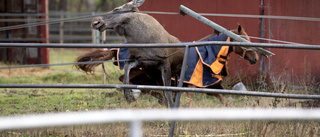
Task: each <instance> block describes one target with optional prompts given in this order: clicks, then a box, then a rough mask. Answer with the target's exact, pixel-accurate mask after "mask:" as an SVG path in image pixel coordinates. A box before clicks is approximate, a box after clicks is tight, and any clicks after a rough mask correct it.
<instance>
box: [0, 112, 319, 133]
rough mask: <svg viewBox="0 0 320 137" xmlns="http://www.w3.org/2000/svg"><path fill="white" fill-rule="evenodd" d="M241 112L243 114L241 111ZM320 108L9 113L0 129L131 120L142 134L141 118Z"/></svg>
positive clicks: (251, 115) (258, 115) (311, 115)
mask: <svg viewBox="0 0 320 137" xmlns="http://www.w3.org/2000/svg"><path fill="white" fill-rule="evenodd" d="M239 114H241V115H239ZM319 114H320V109H312V110H310V109H292V108H282V109H279V108H277V109H253V108H230V109H227V108H215V109H149V110H139V109H138V110H127V109H126V110H101V111H89V112H64V113H55V114H37V115H23V116H13V117H12V116H9V117H2V118H0V130H5V129H23V128H37V127H49V126H66V125H79V124H96V123H110V122H119V121H121V122H130V123H131V125H132V126H138V127H135V128H131V130H130V134H131V136H134V137H136V136H139V137H140V136H141V135H142V130H141V128H142V126H141V121H156V120H208V119H209V120H320V115H319ZM133 129H134V130H133Z"/></svg>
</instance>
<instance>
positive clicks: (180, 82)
mask: <svg viewBox="0 0 320 137" xmlns="http://www.w3.org/2000/svg"><path fill="white" fill-rule="evenodd" d="M188 56H189V46H188V45H186V47H185V50H184V57H183V62H182V69H181V72H180V77H179V78H180V81H179V84H178V87H182V86H183V81H184V75H185V73H186V68H187V67H188V64H187V62H188ZM176 80H178V78H176ZM180 97H181V91H179V92H177V95H176V100H175V101H176V102H175V104H174V108H173V109H177V108H179V105H180ZM175 124H176V121H172V122H171V125H170V131H169V137H172V136H173V132H174V127H175Z"/></svg>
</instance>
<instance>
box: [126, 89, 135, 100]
mask: <svg viewBox="0 0 320 137" xmlns="http://www.w3.org/2000/svg"><path fill="white" fill-rule="evenodd" d="M124 95H125V98H126V100H127V103H128V104H130V103H131V102H133V101H135V98H134V96H133V95H132V90H129V89H125V90H124Z"/></svg>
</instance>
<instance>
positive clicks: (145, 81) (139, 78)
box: [119, 68, 165, 105]
mask: <svg viewBox="0 0 320 137" xmlns="http://www.w3.org/2000/svg"><path fill="white" fill-rule="evenodd" d="M119 80H120V81H121V82H123V81H124V75H121V76H120V77H119ZM129 83H130V84H134V85H157V82H156V81H155V80H152V79H150V78H149V77H147V75H146V74H145V72H143V71H142V70H140V69H137V68H132V69H131V70H130V72H129ZM141 93H143V94H149V95H151V96H153V97H155V98H157V99H158V102H159V103H160V104H162V105H163V104H164V103H165V101H164V98H163V96H162V94H160V93H159V92H156V91H153V90H141Z"/></svg>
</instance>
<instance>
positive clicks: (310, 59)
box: [139, 0, 320, 84]
mask: <svg viewBox="0 0 320 137" xmlns="http://www.w3.org/2000/svg"><path fill="white" fill-rule="evenodd" d="M260 2H261V1H260V0H256V1H252V0H241V1H239V0H214V1H213V0H201V1H196V0H188V1H186V0H174V1H172V0H161V1H158V0H147V1H145V3H144V4H143V5H142V6H141V7H140V8H139V9H140V10H142V11H167V12H179V6H180V5H184V6H186V7H188V8H190V9H192V10H194V11H195V12H198V13H227V14H249V15H260V13H261V9H262V8H263V9H264V10H265V12H264V14H265V15H279V16H301V17H316V18H320V9H319V8H317V5H320V1H319V0H307V1H301V0H282V1H277V0H264V6H260V4H261V3H260ZM150 15H152V16H153V17H155V18H156V19H157V20H158V21H159V22H160V23H161V24H162V25H163V26H164V27H165V29H166V30H167V31H168V32H169V33H171V34H172V35H174V36H176V37H178V38H179V39H180V40H181V41H185V42H186V41H196V40H198V39H200V38H202V37H204V36H206V35H208V34H210V33H212V32H213V29H212V28H210V27H208V26H206V25H204V24H203V23H201V22H199V21H197V20H196V19H194V18H192V17H190V16H182V15H163V14H150ZM206 17H207V18H209V19H210V20H212V21H214V22H216V23H218V24H220V25H222V26H224V27H225V28H227V29H233V28H235V27H236V25H237V23H240V24H241V25H242V26H243V27H244V28H245V30H246V31H247V33H248V35H250V36H255V37H260V19H257V18H236V17H212V16H206ZM264 23H265V26H264V29H265V37H267V38H271V39H278V40H284V41H292V42H298V43H306V44H318V45H319V44H320V39H319V38H318V37H319V32H320V30H319V29H320V26H319V25H320V24H319V23H318V22H311V21H293V20H280V19H266V20H265V22H264ZM251 41H252V42H260V40H254V39H251ZM271 50H272V51H273V52H274V53H275V54H276V55H275V56H273V57H271V58H270V59H266V61H265V71H266V72H267V73H266V74H267V79H266V81H267V82H289V83H291V84H304V83H312V82H319V81H320V63H319V61H317V60H318V59H319V57H320V54H319V51H310V50H291V49H271ZM228 67H229V70H230V77H238V76H239V75H240V76H242V77H246V78H244V79H246V80H253V81H258V78H257V77H259V76H260V71H259V67H260V63H258V64H255V65H249V63H248V62H247V61H244V60H243V59H240V58H239V57H238V56H237V55H235V54H233V55H232V57H231V60H230V63H229V65H228ZM279 79H280V80H279ZM302 81H303V82H302Z"/></svg>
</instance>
